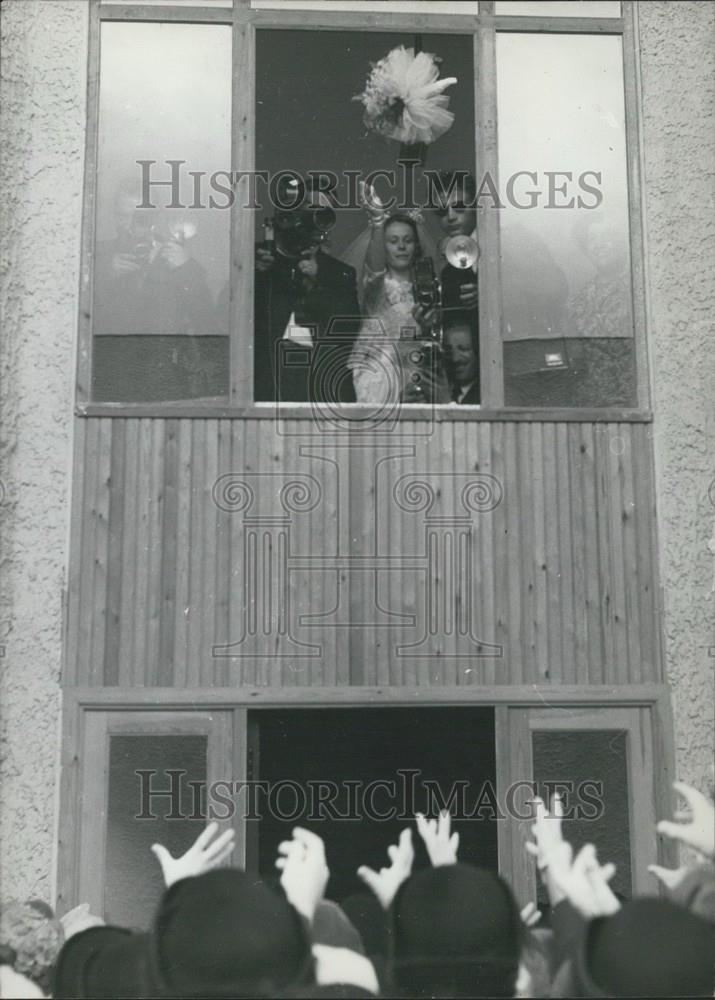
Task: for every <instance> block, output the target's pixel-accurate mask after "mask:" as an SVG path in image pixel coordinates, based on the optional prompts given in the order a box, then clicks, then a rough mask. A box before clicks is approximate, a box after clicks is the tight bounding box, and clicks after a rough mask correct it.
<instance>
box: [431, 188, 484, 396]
mask: <svg viewBox="0 0 715 1000" xmlns="http://www.w3.org/2000/svg"><path fill="white" fill-rule="evenodd" d="M440 180H441V183H442V186H443V191H446V194H443V195H442V194H440V195H439V197H438V199H437V201H438V204H437V215H438V217H439V223H440V227H441V229H442V232H443V234H444V240H443V243H442V247H443V252H446V256H445V258H444V259H445V263H444V266H443V268H442V272H441V282H442V318H443V324H444V329H445V331H447V330H450V329H454V330H455V331H457V330H461V331H462V332H461V334H460V333H455V334H454V337H455V342H456V340H459V341H460V343H461V344H462V348H463V350H464V351H467V352H471V354H472V355H473V359H474V365H473V368H474V371H473V378H472V382H471V385H470V386H469V389H468V394H467V393H466V392H465V393H464V394H463V398H457V397H456V396H453V398H454V399H455V401H456V402H459V403H469V404H473V405H476V404H478V403H479V402H480V389H479V284H478V278H477V266H478V262H479V248H478V245H477V243H478V241H477V207H476V195H477V186H476V183H475V180H474V178H473V177H472V175H471V174H465V173H463V172H460V171H456V172H452V173H442V174H440ZM455 237H457V238H460V237H464V238H466V239H467V242H469V241H471V240H473V241H474V244H473V247H474V254H475V259H474V261H473V262H472V263H471V266H468V267H465V266H464V262H462V263H461V265H460V266H458V267H456V266H453V263H451V262H450V260H449V257H450V247H449V241H450V240H454V238H455ZM466 331H468V335H467V332H466ZM445 342H446V333H445ZM455 372H456V369H455ZM454 388H455V390H458V391H460V392H461V389H462V384H460V383H454Z"/></svg>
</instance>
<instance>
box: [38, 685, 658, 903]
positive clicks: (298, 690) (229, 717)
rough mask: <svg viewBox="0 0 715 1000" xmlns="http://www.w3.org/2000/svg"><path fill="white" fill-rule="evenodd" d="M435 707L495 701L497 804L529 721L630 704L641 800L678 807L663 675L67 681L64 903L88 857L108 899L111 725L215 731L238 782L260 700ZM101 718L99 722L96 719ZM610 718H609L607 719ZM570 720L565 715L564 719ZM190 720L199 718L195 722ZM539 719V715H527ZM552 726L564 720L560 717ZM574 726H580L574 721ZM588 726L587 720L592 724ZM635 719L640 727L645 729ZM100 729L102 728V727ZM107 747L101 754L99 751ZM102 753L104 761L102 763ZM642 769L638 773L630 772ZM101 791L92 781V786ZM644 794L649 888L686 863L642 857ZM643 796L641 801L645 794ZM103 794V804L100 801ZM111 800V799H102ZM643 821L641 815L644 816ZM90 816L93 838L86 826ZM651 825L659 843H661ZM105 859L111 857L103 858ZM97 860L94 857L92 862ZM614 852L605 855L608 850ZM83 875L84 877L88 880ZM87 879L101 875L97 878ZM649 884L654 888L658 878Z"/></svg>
mask: <svg viewBox="0 0 715 1000" xmlns="http://www.w3.org/2000/svg"><path fill="white" fill-rule="evenodd" d="M414 705H419V706H422V707H427V706H435V707H437V706H455V707H460V706H461V707H465V706H479V705H482V706H485V707H493V708H494V709H495V743H496V751H497V755H496V763H497V769H496V789H497V797H498V799H499V801H502V792H503V790H504V789H505V788H506V787H508V785H509V783H510V782H511V781H513V780H530V779H531V778H532V776H533V770H532V766H531V754H530V752H529V753H526V752H525V749H526V747H525V734H526V737H527V739H529V740H530V737H531V729H530V725H531V728H536V729H539V730H541V729H543V728H545V727H546V724H545V723H544V722H543V718H544V713H545V712H548V711H554V712H556V713H558V712H559V711H564V713H566V712H568V713H569V714H570V713H571V712H573V713H574V714H575V716H576V717H578V716H579V715H580V716H581V717H582V718H584V719H587V718H588V717H589V716H590V717H593V716H594V713H598V720H597V725H596V726H595V728H599V729H609V728H611V729H613V728H617V729H620V728H624V727H623V724H622V719H623V713H626V714H628V715H630V717H631V719H632V720H635V717H636V715H639V717H640V722H639V725H637V724H636V722H633V724H632V726H631V732H632V737H631V744H630V745H631V748H632V747H634V746H636V745H637V744H636V742H634V741H635V737H636V736H637V737H638V739H639V740H640V744H638V752H639V754H640V756H641V757H642V760H643V761H644V762H645V764H644V766H648V762H650V763H651V764H652V768H651V771H650V773H649V774H647V775H646V776H647V777H648V779H649V782H650V790H645V791H644V789H642V788H641V789H640V790H639V794H640V796H641V799H643V798H645V799H646V800H647V801H648V804H649V807H651V808H649V812H652V813H653V815H654V816H655V817H660V816H668V815H671V814H672V810H673V806H674V798H673V793H672V791H671V785H672V781H673V777H674V760H675V750H674V742H673V720H672V710H671V705H670V696H669V691H668V688H667V687H666V686H665V685H661V684H638V685H624V686H623V687H619V688H617V689H615V688H612V687H610V686H608V685H603V686H598V685H593V686H590V687H579V686H575V685H547V686H541V687H537V686H536V685H495V686H491V685H484V686H481V685H480V686H477V685H468V686H462V687H454V686H435V687H415V686H407V687H333V688H330V687H284V688H270V687H246V688H241V689H236V688H220V687H215V688H209V687H202V688H185V689H179V688H161V687H153V688H108V687H104V688H86V687H78V688H66V689H65V692H64V705H63V735H62V761H61V764H62V767H61V775H60V816H59V831H60V834H59V849H58V883H57V885H58V891H57V909H58V912H60V913H63V912H66V911H67V910H69V909H70V908H71V907H73V906H75V905H77V904H78V903H79V902H86V901H87V900H86V898H85V897H83V896H82V894H81V890H82V888H83V887H84V886H85V885H86V884H88V883H87V880H86V875H85V878H84V880H81V876H82V869H83V866H84V867H85V868H86V866H87V864H89V866H90V868H89V869H86V870H87V871H91V874H92V879H94V880H95V881H96V887H95V888H94V889H92V892H93V893H94V895H93V897H92V898H93V899H95V900H99V901H100V902H101V901H102V899H103V895H102V894H103V891H104V889H103V885H104V869H103V867H102V865H101V864H100V863H99V861H100V860H101V858H100V855H99V853H98V851H101V850H102V848H101V845H102V843H103V836H104V835H103V832H102V823H103V822H104V819H103V817H106V812H101V815H100V811H101V803H106V794H107V782H106V778H105V774H106V759H105V758H106V756H107V753H108V737H109V734H110V733H111V732H112V731H119V732H125V733H126V732H127V731H131V732H139V733H141V732H145V733H147V734H151V735H155V734H156V733H157V732H158V731H159V729H158V728H157V721H158V720H161V722H162V726H163V729H162V731H164V732H166V731H167V730H168V731H170V732H173V733H181V732H187V733H196V732H206V733H207V734H208V736H209V746H208V775H209V780H213V779H214V778H216V777H218V778H226V776H227V775H226V771H227V770H229V769H230V771H231V775H230V776H231V777H232V778H233V779H234V780H236V781H246V780H248V777H249V772H250V770H251V765H250V760H249V754H250V751H251V728H250V725H249V713H252V712H254V711H256V710H258V711H260V710H261V709H262V708H267V709H271V708H274V709H275V708H281V709H289V708H291V707H293V708H310V709H314V710H315V711H318V712H319V711H320V709H321V707H324V708H331V709H333V708H340V707H344V708H365V707H370V708H374V709H375V710H376V711H379V709H380V708H381V707H393V708H394V707H400V706H402V707H407V706H414ZM93 717H95V718H97V717H99V719H98V721H95V722H94V723H92V721H91V720H92V718H93ZM609 717H610V724H609ZM561 718H563V716H562V717H561ZM192 720H193V721H192ZM530 720H531V722H530ZM553 725H554V727H555V728H559V727H561V728H564V727H563V726H561V721H560V719H559V718H558V717H557V715H554V723H553ZM571 728H574V727H573V726H571ZM584 728H587V726H584ZM636 728H637V729H638V732H637V733H636ZM93 734H94V735H93ZM103 754H104V756H102V755H103ZM102 760H105V763H104V765H102V764H101V761H102ZM633 773H634V772H633V770H631V771H630V774H631V776H632V775H633ZM92 789H94V790H92ZM635 799H636V796H631V798H630V799H629V806H630V809H629V830H630V834H631V850H632V852H633V854H632V856H633V857H634V861H635V863H634V864H633V868H632V871H633V876H632V877H633V884H634V888H635V889H636V891H637V890H640V889H641V888H642V884H641V883H642V881H643V879H640V880H639V879H638V878H637V875H636V873H637V872H639V871H640V872H641V873H643V872H644V870H645V865H646V864H647V863H651V862H656V861H657V862H658V863H659V864H663V865H667V866H670V867H673V866H675V865H676V864H677V845H675V844H674V843H673V842H670V841H666V840H665V839H664V838H657V845H656V847H657V855H658V856H657V857H651V856H648V857H645V856H644V851H643V845H644V843H646V841H647V842H650V841H649V840H648V838H647V837H646V838H645V839H644V838H643V837H641V836H639V834H638V826H637V823H636V816H635V808H636V802H635ZM639 801H640V800H639ZM93 803H99V804H100V807H99V810H98V808H95V807H94V806H93V805H92V804H93ZM105 808H106V806H105ZM638 819H639V822H642V821H643V820H642V817H638ZM86 823H89V824H90V830H91V836H89V838H88V836H87V834H86V832H85V830H84V829H83V827H84V825H85V824H86ZM233 826H234V829H235V831H236V848H235V851H234V854H233V856H232V864H234V865H236V866H238V867H244V866H245V863H246V855H247V853H249V854H250V842H251V838H252V837H253V836H254V835H255V825H253V824H251V822H250V821H247V820H242V819H241V817H240V816H239V815H236V816H235V817H234V821H233ZM525 826H526V824H525V823H515V822H500V823H499V825H498V850H499V871H500V872H501V873H502V874H503V875H504V876H505V877H506V878H507V879H508V880H510V884H511V885H512V887H513V889H514V892H515V893H516V894H517V898H520V899H522V900H526V899H530V898H534V897H533V895H529V892H530V891H531V888H532V887H533V879H534V873H533V870H530V868H529V867H528V866H527V858H526V855H525V852H524V851H523V849H522V844H523V835H524V834H523V830H521V829H517V827H525ZM655 839H656V838H655V831H653V840H655ZM101 857H103V854H102V855H101ZM88 859H89V860H88ZM604 860H607V859H604ZM80 883H81V884H80ZM89 884H93V883H92V882H91V880H90V883H89ZM648 888H649V890H650V891H655V887H654V886H653V885H652V884H651V885H650V886H649V887H648Z"/></svg>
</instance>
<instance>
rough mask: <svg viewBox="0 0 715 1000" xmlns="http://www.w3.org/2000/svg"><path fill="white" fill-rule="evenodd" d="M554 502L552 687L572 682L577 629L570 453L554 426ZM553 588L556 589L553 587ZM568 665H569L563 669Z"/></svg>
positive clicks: (565, 435) (565, 434)
mask: <svg viewBox="0 0 715 1000" xmlns="http://www.w3.org/2000/svg"><path fill="white" fill-rule="evenodd" d="M555 447H556V459H555V464H556V499H557V511H558V513H557V519H558V521H557V523H558V528H557V531H558V559H557V562H556V563H555V564H554V565H553V566H552V573H555V574H556V576H557V577H558V590H557V594H556V598H555V601H556V607H555V609H554V610H553V612H552V613H553V615H554V617H555V619H556V620H555V621H554V623H553V626H552V627H553V628H554V629H555V630H557V631H558V633H559V635H560V638H561V644H560V655H559V650H558V649H557V648H556V647H555V646H554V647H552V648H551V658H550V661H549V679H550V680H551V682H552V683H554V684H562V683H564V681H565V679H566V678H567V677H570V678H572V679H573V677H574V674H575V671H574V665H575V663H576V629H575V627H574V625H575V622H574V555H573V553H574V545H573V535H572V532H573V512H574V511H573V498H572V495H571V490H570V483H571V455H570V452H569V427H568V425H567V424H557V425H556V445H555ZM555 589H556V588H555ZM567 664H568V666H566V665H567Z"/></svg>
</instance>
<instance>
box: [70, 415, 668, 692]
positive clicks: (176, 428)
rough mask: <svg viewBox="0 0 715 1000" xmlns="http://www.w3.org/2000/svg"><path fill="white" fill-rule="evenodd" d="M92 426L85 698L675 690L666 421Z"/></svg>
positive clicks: (82, 590) (83, 507) (81, 567)
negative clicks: (660, 555)
mask: <svg viewBox="0 0 715 1000" xmlns="http://www.w3.org/2000/svg"><path fill="white" fill-rule="evenodd" d="M78 422H79V425H80V426H79V433H78V436H77V442H78V449H79V453H78V461H77V462H76V468H75V483H74V497H73V517H72V541H71V565H70V574H69V595H68V627H67V630H66V636H67V638H66V642H67V647H66V655H65V667H64V683H65V684H66V685H69V686H85V687H87V686H89V687H102V686H107V687H124V688H126V687H132V686H133V687H143V686H146V687H157V688H164V689H166V688H171V687H177V688H197V687H202V688H211V687H222V688H236V687H244V686H255V687H269V688H275V687H300V686H306V687H323V688H326V687H327V688H330V687H349V686H370V685H390V686H421V687H422V686H440V685H442V686H444V685H448V686H453V685H480V686H484V685H494V684H511V685H524V684H526V685H531V684H536V685H539V686H540V687H541V686H543V685H548V684H551V685H574V684H576V685H600V684H612V685H625V684H641V683H649V682H654V683H659V682H661V681H662V679H663V672H662V665H661V654H660V642H659V633H658V628H659V626H658V610H659V609H658V594H659V588H658V586H657V580H656V579H655V559H654V557H653V546H654V534H655V527H654V526H655V511H654V505H653V499H652V497H653V493H652V481H651V480H652V469H651V457H650V456H651V445H650V426H649V425H648V424H647V423H635V422H630V421H624V422H614V423H607V422H597V423H588V422H586V423H575V422H567V421H564V422H562V423H560V422H551V423H544V422H538V423H535V424H531V423H527V422H515V421H508V420H504V421H493V422H484V421H479V422H474V423H472V422H467V421H460V422H458V421H437V422H435V423H434V425H430V424H429V423H428V422H416V421H406V420H404V421H402V422H400V423H397V424H396V425H395V427H394V428H392V429H391V430H390V431H389V432H386V433H384V434H380V433H378V432H377V431H375V432H373V433H372V434H371V435H370V434H367V433H363V432H361V431H355V432H354V433H352V435H351V436H346V435H341V434H339V433H336V434H332V435H331V434H329V433H327V434H323V433H318V432H316V426H315V424H313V423H312V422H311V421H310V420H306V419H304V420H302V421H297V420H285V421H281V422H280V423H278V422H275V421H269V420H257V421H249V420H229V419H223V418H221V419H207V420H201V421H195V420H191V419H189V418H178V417H171V418H165V417H161V418H155V419H151V418H148V417H143V418H140V419H135V418H126V419H124V418H122V419H109V418H107V417H91V418H87V417H84V418H78Z"/></svg>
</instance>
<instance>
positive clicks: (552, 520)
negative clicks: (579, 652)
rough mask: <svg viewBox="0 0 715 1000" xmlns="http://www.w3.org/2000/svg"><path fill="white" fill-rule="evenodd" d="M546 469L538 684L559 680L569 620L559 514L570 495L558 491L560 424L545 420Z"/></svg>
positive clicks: (544, 460)
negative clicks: (564, 597) (564, 601)
mask: <svg viewBox="0 0 715 1000" xmlns="http://www.w3.org/2000/svg"><path fill="white" fill-rule="evenodd" d="M542 432H543V453H542V457H543V470H544V501H543V509H544V562H543V564H542V574H543V581H544V586H545V591H546V593H545V601H544V608H543V622H544V643H545V648H544V653H543V656H542V658H541V659H540V660H539V663H538V665H537V666H538V674H537V681H538V683H539V684H545V683H554V682H555V681H556V683H558V678H559V676H560V675H561V671H560V669H559V668H560V666H561V657H562V655H563V648H562V644H563V636H562V633H563V630H564V627H565V625H566V624H567V622H568V618H567V617H566V616H565V615H564V612H563V609H562V607H561V598H562V587H561V574H562V573H563V571H564V569H565V566H564V562H565V560H566V559H568V558H569V556H568V553H564V552H562V550H561V540H562V539H561V536H560V535H559V517H561V516H563V513H564V512H563V506H562V504H563V501H564V500H567V499H568V496H566V497H561V496H560V494H559V475H558V473H559V467H558V462H559V449H558V436H557V435H558V432H559V425H558V424H543V425H542ZM562 619H563V620H562Z"/></svg>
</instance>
